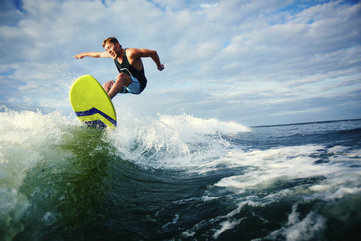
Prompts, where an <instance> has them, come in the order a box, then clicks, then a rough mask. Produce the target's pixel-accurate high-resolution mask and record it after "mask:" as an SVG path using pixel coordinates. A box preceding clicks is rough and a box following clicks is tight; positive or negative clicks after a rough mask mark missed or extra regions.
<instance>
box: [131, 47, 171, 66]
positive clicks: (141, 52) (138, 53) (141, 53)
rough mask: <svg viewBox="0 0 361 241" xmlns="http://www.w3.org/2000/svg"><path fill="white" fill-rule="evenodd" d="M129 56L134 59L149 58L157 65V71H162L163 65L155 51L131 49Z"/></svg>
mask: <svg viewBox="0 0 361 241" xmlns="http://www.w3.org/2000/svg"><path fill="white" fill-rule="evenodd" d="M131 55H133V56H134V57H135V58H144V57H150V58H152V60H153V61H154V63H155V64H156V65H157V68H158V70H159V71H162V70H163V69H164V65H163V64H161V62H160V59H159V56H158V53H157V51H155V50H150V49H131Z"/></svg>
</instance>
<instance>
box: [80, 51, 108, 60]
mask: <svg viewBox="0 0 361 241" xmlns="http://www.w3.org/2000/svg"><path fill="white" fill-rule="evenodd" d="M74 57H75V58H76V59H82V58H84V57H92V58H111V57H112V56H110V54H108V53H107V52H106V51H104V52H85V53H80V54H77V55H75V56H74Z"/></svg>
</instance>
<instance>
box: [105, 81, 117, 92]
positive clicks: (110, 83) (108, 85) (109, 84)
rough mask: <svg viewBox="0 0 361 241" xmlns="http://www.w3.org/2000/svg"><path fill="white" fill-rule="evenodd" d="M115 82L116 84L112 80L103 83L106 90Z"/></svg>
mask: <svg viewBox="0 0 361 241" xmlns="http://www.w3.org/2000/svg"><path fill="white" fill-rule="evenodd" d="M113 84H114V82H113V81H112V80H111V81H108V82H106V83H105V84H104V85H103V87H104V89H105V90H110V89H111V88H112V86H113Z"/></svg>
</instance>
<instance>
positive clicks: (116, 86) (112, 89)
mask: <svg viewBox="0 0 361 241" xmlns="http://www.w3.org/2000/svg"><path fill="white" fill-rule="evenodd" d="M131 82H132V80H131V79H130V77H129V75H127V74H124V73H120V74H118V76H117V79H116V81H115V83H114V82H113V81H109V82H107V83H105V84H104V86H103V87H104V89H105V91H106V92H107V93H108V95H109V97H110V98H111V99H112V98H113V97H114V96H115V95H116V94H117V93H118V92H119V91H121V90H122V89H123V87H127V86H128V85H129V84H130V83H131Z"/></svg>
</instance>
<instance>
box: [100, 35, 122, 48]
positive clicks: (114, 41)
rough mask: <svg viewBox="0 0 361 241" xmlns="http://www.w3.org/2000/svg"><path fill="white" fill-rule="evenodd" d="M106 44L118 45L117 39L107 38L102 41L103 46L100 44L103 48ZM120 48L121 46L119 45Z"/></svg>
mask: <svg viewBox="0 0 361 241" xmlns="http://www.w3.org/2000/svg"><path fill="white" fill-rule="evenodd" d="M107 43H112V44H116V43H118V44H119V42H118V39H116V38H115V37H109V38H106V39H104V40H103V44H102V46H103V48H104V47H105V45H106V44H107ZM119 45H120V44H119ZM120 47H122V46H121V45H120Z"/></svg>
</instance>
